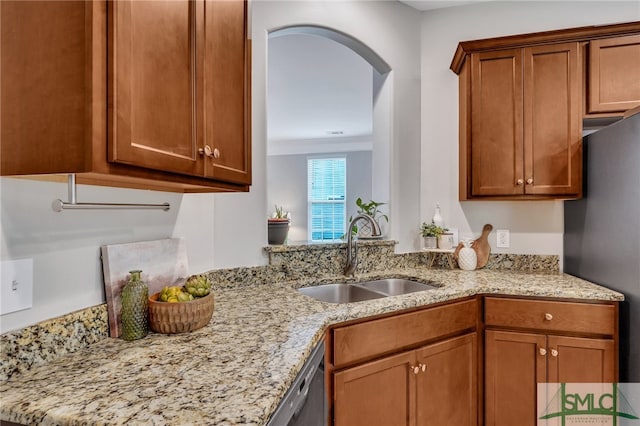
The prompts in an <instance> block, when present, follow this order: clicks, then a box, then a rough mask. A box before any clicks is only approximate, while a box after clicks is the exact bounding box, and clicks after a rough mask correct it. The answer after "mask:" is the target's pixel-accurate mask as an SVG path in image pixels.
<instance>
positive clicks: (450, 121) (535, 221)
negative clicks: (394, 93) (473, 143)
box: [420, 1, 640, 256]
mask: <svg viewBox="0 0 640 426" xmlns="http://www.w3.org/2000/svg"><path fill="white" fill-rule="evenodd" d="M639 19H640V2H637V1H625V2H612V1H597V2H596V1H584V2H578V1H568V2H557V1H553V2H551V1H549V2H542V1H540V2H538V1H535V2H525V1H514V2H499V1H495V2H487V3H479V4H474V5H469V6H462V7H451V8H445V9H437V10H433V11H426V12H423V14H422V33H421V41H422V46H421V57H422V130H421V132H422V153H421V155H422V160H421V164H422V175H421V178H420V182H421V186H422V192H421V200H420V209H421V219H422V220H425V221H427V220H429V219H430V218H431V216H432V215H433V211H434V208H435V205H436V202H439V203H440V206H441V208H442V214H443V217H444V219H445V222H446V224H447V225H449V226H453V227H458V228H459V229H460V234H461V236H465V235H469V236H470V235H471V234H473V235H476V236H477V235H479V233H480V232H481V230H482V226H483V224H484V223H491V224H493V226H494V228H499V229H510V230H511V247H510V248H508V249H498V248H496V247H495V232H493V233H492V234H491V236H490V238H489V242H490V244H491V246H492V251H493V252H508V253H529V254H557V255H560V256H562V234H563V227H564V225H563V204H562V202H561V201H538V202H535V201H531V202H480V201H468V202H463V203H460V202H459V201H458V168H457V164H458V77H457V76H456V75H455V74H454V73H453V72H452V71H451V70H449V64H450V63H451V59H452V58H453V53H454V52H455V49H456V46H457V44H458V42H460V41H465V40H475V39H480V38H487V37H496V36H503V35H511V34H522V33H528V32H537V31H545V30H553V29H560V28H570V27H578V26H585V25H593V24H608V23H616V22H625V21H634V20H639Z"/></svg>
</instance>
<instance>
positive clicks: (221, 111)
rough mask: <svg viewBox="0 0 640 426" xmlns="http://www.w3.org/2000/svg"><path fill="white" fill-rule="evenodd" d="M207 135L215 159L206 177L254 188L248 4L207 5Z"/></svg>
mask: <svg viewBox="0 0 640 426" xmlns="http://www.w3.org/2000/svg"><path fill="white" fill-rule="evenodd" d="M204 9H205V10H204V17H203V19H204V28H205V30H204V47H205V48H204V49H203V50H202V51H201V52H199V54H202V55H203V58H202V60H203V61H204V72H203V80H204V81H203V83H202V84H203V85H204V111H203V113H202V114H203V117H204V118H203V120H204V132H205V137H204V139H205V142H204V143H205V144H206V145H207V146H209V147H210V151H211V153H212V155H209V156H207V157H206V159H205V176H207V177H212V178H216V179H218V180H224V181H227V182H234V183H246V184H250V183H251V155H250V154H251V152H250V150H251V141H250V132H249V128H250V119H249V116H250V110H249V104H250V102H249V93H250V88H249V82H250V78H249V76H250V73H249V70H250V66H249V65H250V59H249V58H250V56H249V45H248V42H247V37H246V34H247V26H246V25H247V19H246V16H247V2H246V1H245V0H222V1H221V0H214V1H206V2H205V3H204Z"/></svg>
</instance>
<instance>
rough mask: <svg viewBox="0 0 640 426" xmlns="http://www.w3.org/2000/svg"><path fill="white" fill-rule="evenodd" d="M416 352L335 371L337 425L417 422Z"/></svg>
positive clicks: (406, 423) (392, 424)
mask: <svg viewBox="0 0 640 426" xmlns="http://www.w3.org/2000/svg"><path fill="white" fill-rule="evenodd" d="M414 361H415V352H414V351H411V352H405V353H402V354H399V355H394V356H390V357H387V358H383V359H380V360H378V361H373V362H369V363H367V364H363V365H361V366H358V367H353V368H349V369H347V370H344V371H341V372H338V373H335V374H334V386H335V404H334V424H335V425H336V426H359V425H362V426H371V425H389V426H400V425H415V416H414V414H413V413H414V412H415V392H413V387H414V386H415V377H416V374H414V373H413V370H412V369H411V367H412V366H413V364H414Z"/></svg>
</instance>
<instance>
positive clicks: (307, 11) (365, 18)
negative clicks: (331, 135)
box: [214, 1, 420, 267]
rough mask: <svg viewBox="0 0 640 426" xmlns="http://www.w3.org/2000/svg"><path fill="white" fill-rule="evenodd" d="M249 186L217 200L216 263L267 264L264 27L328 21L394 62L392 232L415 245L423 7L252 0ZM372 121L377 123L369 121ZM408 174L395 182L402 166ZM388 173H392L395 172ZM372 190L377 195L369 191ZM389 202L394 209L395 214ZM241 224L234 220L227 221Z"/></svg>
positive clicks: (406, 246)
mask: <svg viewBox="0 0 640 426" xmlns="http://www.w3.org/2000/svg"><path fill="white" fill-rule="evenodd" d="M251 22H252V25H251V27H252V38H253V42H252V50H253V66H252V84H253V92H252V107H253V182H254V183H253V186H252V188H251V193H250V194H243V195H241V196H238V197H236V196H234V197H233V199H228V200H227V199H226V198H225V202H224V203H222V202H218V199H216V206H215V216H216V221H215V223H216V225H215V230H214V234H215V243H216V248H215V262H214V263H215V266H216V267H226V266H237V265H256V264H261V263H264V261H265V260H264V255H263V254H262V250H261V248H262V246H263V245H264V244H265V242H266V226H265V216H266V215H268V214H269V212H270V211H271V209H272V207H270V206H269V205H268V203H267V201H266V187H265V185H266V180H267V175H266V158H265V153H266V114H267V113H268V111H267V109H266V104H267V102H266V99H267V98H266V80H267V74H266V73H267V71H266V70H267V47H268V37H267V36H268V33H269V31H273V30H276V29H280V28H283V27H287V26H293V25H318V26H323V27H328V28H331V29H334V30H337V31H341V32H343V33H346V34H349V35H350V36H352V37H354V38H356V39H358V40H360V41H361V42H362V43H364V44H365V45H367V46H369V47H370V48H371V49H373V50H374V51H375V52H376V53H377V54H378V55H379V56H380V57H382V59H384V60H385V61H386V62H387V63H388V64H389V65H390V66H391V68H392V69H393V71H392V73H391V74H392V75H391V76H390V77H389V78H392V79H393V81H392V85H393V92H392V93H391V95H390V103H391V111H390V116H391V118H392V120H393V127H392V128H391V129H389V130H390V132H391V138H392V140H393V143H394V146H393V148H392V149H393V152H392V154H391V156H390V161H392V162H393V167H394V169H395V170H396V175H395V176H394V175H393V174H392V187H391V188H392V190H391V198H392V200H393V204H394V205H393V206H391V207H392V212H391V220H392V221H393V226H392V227H391V228H392V232H393V233H392V235H391V237H392V238H396V239H399V240H400V242H401V244H400V249H401V250H411V249H413V242H412V241H409V240H410V239H413V238H414V235H415V232H414V230H413V228H415V226H416V225H415V224H416V223H417V222H418V220H419V217H418V212H419V199H420V195H419V189H420V188H419V184H420V179H419V176H420V175H419V169H420V155H419V152H420V143H419V142H420V130H419V129H420V124H419V123H420V114H419V110H420V91H419V87H420V59H419V55H418V54H416V52H419V51H420V14H419V13H418V12H417V11H416V10H415V9H412V8H410V7H408V6H406V5H404V4H401V3H399V2H386V1H375V2H371V1H358V2H340V1H330V2H325V1H285V2H277V1H273V2H272V1H254V2H253V3H252V16H251ZM374 125H375V124H374ZM399 170H402V171H403V173H404V174H405V175H406V176H407V177H408V178H407V179H405V180H403V181H402V182H400V177H401V176H400V172H399ZM392 173H393V172H392ZM374 196H375V194H374ZM394 206H402V208H397V212H396V213H394V211H393V208H394ZM234 223H238V224H239V226H237V227H235V228H234V226H232V225H231V224H234Z"/></svg>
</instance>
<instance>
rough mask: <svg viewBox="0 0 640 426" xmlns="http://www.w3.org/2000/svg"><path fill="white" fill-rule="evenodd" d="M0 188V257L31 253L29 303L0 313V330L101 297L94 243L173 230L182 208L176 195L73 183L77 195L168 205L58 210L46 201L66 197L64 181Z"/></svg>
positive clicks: (7, 182)
mask: <svg viewBox="0 0 640 426" xmlns="http://www.w3.org/2000/svg"><path fill="white" fill-rule="evenodd" d="M0 190H1V194H0V197H1V204H0V205H1V210H0V218H1V221H2V232H1V240H2V246H1V247H2V251H1V253H0V254H1V259H2V260H15V259H24V258H31V259H33V268H34V271H33V272H34V273H33V278H34V292H33V308H32V309H29V310H24V311H19V312H16V313H11V314H7V315H2V316H1V317H0V331H1V332H5V331H8V330H13V329H16V328H20V327H24V326H26V325H29V324H33V323H36V322H38V321H42V320H45V319H48V318H52V317H56V316H59V315H62V314H65V313H69V312H72V311H76V310H79V309H83V308H86V307H89V306H93V305H97V304H100V303H103V302H104V300H105V297H104V285H103V281H102V264H101V262H100V246H101V245H104V244H119V243H127V242H134V241H146V240H154V239H161V238H168V237H171V235H172V232H173V228H174V225H175V223H176V218H177V217H178V215H179V214H180V213H179V212H181V210H182V205H181V198H182V196H181V195H180V194H174V193H166V192H155V191H140V190H122V189H114V188H104V187H95V186H85V185H78V191H77V196H78V201H79V202H112V203H113V202H115V203H136V202H140V203H164V202H169V203H170V204H171V210H170V211H168V212H164V211H161V210H109V211H105V210H84V211H81V210H73V211H72V210H65V211H63V212H61V213H56V212H54V211H53V210H52V209H51V202H52V201H53V200H54V199H62V200H64V201H66V200H67V185H66V183H53V182H36V181H31V180H26V179H15V178H2V179H0ZM191 220H194V219H193V217H192V218H191ZM209 227H210V225H209ZM192 266H193V265H192Z"/></svg>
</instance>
